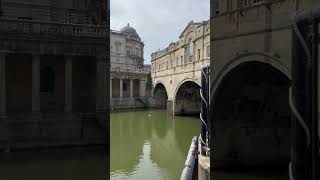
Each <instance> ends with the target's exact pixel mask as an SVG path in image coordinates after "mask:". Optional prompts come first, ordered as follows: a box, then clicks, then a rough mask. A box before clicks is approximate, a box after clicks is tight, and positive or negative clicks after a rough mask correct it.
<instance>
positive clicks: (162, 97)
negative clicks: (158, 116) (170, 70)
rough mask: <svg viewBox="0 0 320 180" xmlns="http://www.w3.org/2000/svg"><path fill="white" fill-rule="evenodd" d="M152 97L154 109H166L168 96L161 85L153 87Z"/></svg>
mask: <svg viewBox="0 0 320 180" xmlns="http://www.w3.org/2000/svg"><path fill="white" fill-rule="evenodd" d="M153 97H154V101H155V106H156V107H162V108H166V107H167V99H168V94H167V90H166V88H165V87H164V85H163V84H162V83H158V84H156V86H155V87H154V90H153Z"/></svg>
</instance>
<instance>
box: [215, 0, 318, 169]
mask: <svg viewBox="0 0 320 180" xmlns="http://www.w3.org/2000/svg"><path fill="white" fill-rule="evenodd" d="M245 2H246V3H245ZM211 4H212V6H211V20H210V21H211V27H214V28H212V31H211V34H212V36H211V43H212V44H214V47H213V48H211V52H212V54H213V58H212V59H211V66H210V67H211V96H210V97H211V113H212V114H211V117H212V123H213V125H212V126H213V127H214V137H212V143H213V144H212V145H211V147H214V148H213V149H212V151H213V152H212V157H213V160H212V162H213V164H212V166H211V167H214V168H217V167H225V168H226V167H230V166H236V167H239V166H244V165H247V166H259V165H260V166H261V165H262V166H263V165H265V166H266V165H277V164H285V165H287V164H288V163H289V158H290V150H289V143H290V141H289V139H290V134H289V133H290V130H289V124H290V113H289V107H288V88H289V84H290V79H291V59H292V57H291V54H292V52H291V50H292V48H291V47H292V46H291V44H292V25H291V20H292V17H293V15H294V14H295V13H296V12H297V11H300V10H306V9H310V8H312V7H314V6H319V5H320V2H319V1H317V0H293V1H291V0H275V1H269V0H260V1H251V0H249V1H244V0H213V3H211ZM255 70H256V71H255ZM258 71H260V72H258ZM253 72H254V73H253ZM257 79H258V80H261V81H257ZM276 81H277V82H276ZM222 91H223V92H222ZM222 97H223V98H222ZM250 104H251V105H250ZM255 107H256V110H255ZM246 108H248V109H246ZM244 109H245V110H244Z"/></svg>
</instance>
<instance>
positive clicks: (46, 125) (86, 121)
mask: <svg viewBox="0 0 320 180" xmlns="http://www.w3.org/2000/svg"><path fill="white" fill-rule="evenodd" d="M85 2H87V4H86V3H85ZM92 3H93V1H92V2H91V1H90V2H88V1H82V0H80V1H71V0H67V1H66V0H54V1H40V0H39V1H32V2H28V3H26V2H22V1H15V0H6V1H1V9H0V10H1V19H0V32H1V33H0V52H1V56H0V57H1V58H0V74H1V77H0V93H1V94H0V96H1V97H0V99H1V100H0V101H1V103H0V114H1V115H0V122H1V123H0V125H1V128H0V129H1V132H0V149H3V148H5V149H12V148H13V149H15V148H17V149H18V148H34V147H50V146H70V145H71V146H72V145H87V144H105V143H106V139H108V138H107V137H106V136H105V135H106V134H107V133H106V130H107V128H108V127H107V125H108V123H107V119H106V116H105V115H106V112H107V110H108V107H107V103H108V102H107V101H106V100H105V99H106V94H105V91H104V90H105V89H106V88H105V82H104V77H105V75H106V74H107V72H106V69H107V64H108V63H109V55H108V54H109V53H108V51H106V49H108V45H109V44H108V43H107V42H109V29H110V28H109V23H108V21H109V20H108V17H109V1H104V0H102V1H100V2H99V4H100V5H99V6H98V5H97V4H95V3H98V1H97V2H94V4H92ZM102 4H104V6H101V5H102ZM92 7H93V8H94V9H92ZM96 7H99V8H98V9H97V8H96ZM92 11H94V12H101V14H97V13H95V14H92ZM104 14H105V15H104ZM2 130H3V131H2Z"/></svg>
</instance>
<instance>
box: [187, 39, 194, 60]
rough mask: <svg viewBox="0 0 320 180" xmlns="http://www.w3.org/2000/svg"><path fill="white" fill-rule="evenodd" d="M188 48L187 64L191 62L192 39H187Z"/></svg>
mask: <svg viewBox="0 0 320 180" xmlns="http://www.w3.org/2000/svg"><path fill="white" fill-rule="evenodd" d="M188 42H189V46H188V55H189V62H192V57H193V42H192V39H191V38H190V39H189V41H188Z"/></svg>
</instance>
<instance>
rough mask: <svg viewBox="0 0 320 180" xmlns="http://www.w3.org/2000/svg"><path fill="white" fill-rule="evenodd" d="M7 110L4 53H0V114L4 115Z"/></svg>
mask: <svg viewBox="0 0 320 180" xmlns="http://www.w3.org/2000/svg"><path fill="white" fill-rule="evenodd" d="M6 112H7V93H6V54H5V53H3V52H1V53H0V116H5V114H6Z"/></svg>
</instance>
